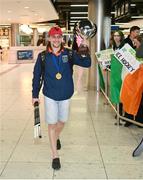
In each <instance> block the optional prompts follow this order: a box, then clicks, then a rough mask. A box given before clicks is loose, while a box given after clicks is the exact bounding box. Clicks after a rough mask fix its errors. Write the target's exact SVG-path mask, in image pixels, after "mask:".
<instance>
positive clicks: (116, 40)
mask: <svg viewBox="0 0 143 180" xmlns="http://www.w3.org/2000/svg"><path fill="white" fill-rule="evenodd" d="M123 40H124V34H123V33H122V31H120V30H118V31H115V32H114V33H113V37H112V48H113V50H114V51H115V50H117V49H119V48H120V45H121V43H122V41H123Z"/></svg>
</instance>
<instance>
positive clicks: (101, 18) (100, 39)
mask: <svg viewBox="0 0 143 180" xmlns="http://www.w3.org/2000/svg"><path fill="white" fill-rule="evenodd" d="M109 1H110V0H106V2H105V1H104V0H89V1H88V18H89V19H90V20H91V21H93V22H94V23H95V24H96V25H97V34H96V36H95V37H94V38H92V39H91V40H90V42H89V44H90V52H91V58H92V66H91V68H90V70H89V74H88V88H89V89H96V90H97V91H99V89H100V87H99V74H98V66H97V65H98V64H97V60H96V57H95V52H98V51H100V50H102V49H105V45H106V47H107V46H108V45H109V40H110V25H111V20H110V19H111V18H110V15H109V14H110V5H111V3H110V2H109ZM104 28H106V31H104Z"/></svg>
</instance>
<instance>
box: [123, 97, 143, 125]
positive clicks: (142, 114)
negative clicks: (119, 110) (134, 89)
mask: <svg viewBox="0 0 143 180" xmlns="http://www.w3.org/2000/svg"><path fill="white" fill-rule="evenodd" d="M125 117H127V118H129V119H132V120H133V118H134V116H133V115H131V114H128V113H126V112H125ZM135 120H136V121H137V122H140V123H143V94H142V99H141V102H140V106H139V109H138V113H137V115H136V116H135Z"/></svg>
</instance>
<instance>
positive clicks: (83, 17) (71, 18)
mask: <svg viewBox="0 0 143 180" xmlns="http://www.w3.org/2000/svg"><path fill="white" fill-rule="evenodd" d="M87 18H88V17H70V19H87Z"/></svg>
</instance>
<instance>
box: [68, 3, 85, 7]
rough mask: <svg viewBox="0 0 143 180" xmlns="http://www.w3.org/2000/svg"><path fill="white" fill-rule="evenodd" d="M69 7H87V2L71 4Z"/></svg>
mask: <svg viewBox="0 0 143 180" xmlns="http://www.w3.org/2000/svg"><path fill="white" fill-rule="evenodd" d="M70 6H71V7H76V6H77V7H88V4H71V5H70Z"/></svg>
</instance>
